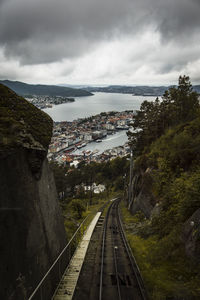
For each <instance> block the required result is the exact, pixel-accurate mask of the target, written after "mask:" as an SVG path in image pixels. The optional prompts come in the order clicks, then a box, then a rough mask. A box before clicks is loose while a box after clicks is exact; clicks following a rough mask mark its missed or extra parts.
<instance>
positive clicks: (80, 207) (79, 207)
mask: <svg viewBox="0 0 200 300" xmlns="http://www.w3.org/2000/svg"><path fill="white" fill-rule="evenodd" d="M71 207H72V210H73V212H74V213H75V216H76V217H77V219H81V218H82V214H83V212H84V211H85V206H84V204H83V203H82V201H81V200H79V199H74V200H72V201H71Z"/></svg>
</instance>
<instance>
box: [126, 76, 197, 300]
mask: <svg viewBox="0 0 200 300" xmlns="http://www.w3.org/2000/svg"><path fill="white" fill-rule="evenodd" d="M199 108H200V107H199V102H198V95H197V94H196V93H195V92H194V91H193V89H192V86H191V84H190V81H189V78H188V77H185V76H184V77H180V78H179V85H178V87H177V88H172V89H170V90H169V91H167V92H166V93H165V96H164V102H159V100H158V99H157V100H156V101H154V102H151V103H147V102H144V103H143V104H142V106H141V109H140V111H139V113H138V115H137V117H136V119H135V120H134V128H137V127H138V128H140V131H138V132H136V133H134V134H132V135H130V139H131V141H132V147H133V149H134V156H135V164H134V172H133V179H132V194H131V197H130V198H129V199H128V198H127V204H128V207H129V211H131V212H132V214H133V216H131V215H129V216H128V215H127V212H126V211H124V216H125V219H126V221H127V223H128V224H129V229H128V230H127V233H128V236H129V241H130V244H131V247H132V249H133V252H134V254H135V256H136V259H137V260H138V263H139V265H140V268H141V271H142V273H143V276H144V280H145V283H146V286H147V287H148V290H149V294H150V299H154V300H155V299H168V298H169V299H185V300H191V299H199V297H200V291H199V280H200V268H199V267H198V265H197V264H198V262H199V261H200V221H199V220H200V218H199V217H200V188H199V187H200V150H199V149H200V114H199ZM144 115H145V116H146V118H145V120H144ZM130 228H131V229H130Z"/></svg>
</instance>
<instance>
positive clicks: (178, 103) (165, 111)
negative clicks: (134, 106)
mask: <svg viewBox="0 0 200 300" xmlns="http://www.w3.org/2000/svg"><path fill="white" fill-rule="evenodd" d="M198 112H199V101H198V94H197V93H196V92H194V91H193V89H192V85H191V83H190V79H189V77H188V76H183V77H182V76H180V77H179V84H178V87H173V88H170V89H169V90H168V91H166V92H165V93H164V95H163V97H162V101H160V100H159V99H158V98H157V99H156V100H155V101H152V102H149V101H144V102H143V103H142V105H141V107H140V110H139V111H138V113H137V115H136V117H135V118H134V120H133V124H132V126H133V132H132V133H129V138H130V141H131V143H132V147H133V149H134V153H135V155H136V156H138V155H139V154H141V153H142V152H143V151H144V150H145V149H148V148H149V146H150V145H151V143H152V142H153V141H155V140H156V139H157V138H159V137H160V136H161V135H162V134H163V133H164V132H165V131H166V130H167V129H169V128H171V127H173V126H175V125H178V124H180V123H184V122H186V121H191V120H193V119H194V118H195V117H197V115H198Z"/></svg>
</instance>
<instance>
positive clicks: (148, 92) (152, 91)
mask: <svg viewBox="0 0 200 300" xmlns="http://www.w3.org/2000/svg"><path fill="white" fill-rule="evenodd" d="M169 88H170V86H123V85H111V86H107V87H87V88H85V90H87V91H89V92H104V93H121V94H133V95H138V96H162V95H163V94H164V92H165V91H166V90H168V89H169ZM193 89H194V90H195V91H196V92H197V93H200V85H196V86H193Z"/></svg>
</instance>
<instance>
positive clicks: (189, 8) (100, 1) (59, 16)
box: [0, 0, 200, 85]
mask: <svg viewBox="0 0 200 300" xmlns="http://www.w3.org/2000/svg"><path fill="white" fill-rule="evenodd" d="M180 74H186V75H189V76H190V77H191V80H192V83H199V84H200V0H138V1H137V0H0V78H1V79H10V80H19V81H24V82H28V83H46V84H62V83H63V84H64V83H65V84H98V85H101V84H124V85H137V84H143V85H146V84H149V85H161V84H163V85H169V84H174V83H176V82H177V78H178V76H179V75H180Z"/></svg>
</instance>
